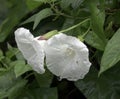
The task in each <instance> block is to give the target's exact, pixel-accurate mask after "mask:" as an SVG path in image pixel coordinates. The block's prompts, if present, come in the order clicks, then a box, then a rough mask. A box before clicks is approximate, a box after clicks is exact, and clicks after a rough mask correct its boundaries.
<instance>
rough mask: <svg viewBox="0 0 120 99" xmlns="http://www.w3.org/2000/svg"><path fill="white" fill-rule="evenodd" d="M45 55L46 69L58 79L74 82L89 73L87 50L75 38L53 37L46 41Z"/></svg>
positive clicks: (59, 35) (60, 35)
mask: <svg viewBox="0 0 120 99" xmlns="http://www.w3.org/2000/svg"><path fill="white" fill-rule="evenodd" d="M45 53H46V64H47V68H48V69H49V70H50V71H51V72H52V73H53V74H55V75H56V76H59V77H60V79H62V78H66V79H68V80H70V81H76V80H78V79H82V78H84V76H85V75H86V74H87V73H88V71H89V68H90V65H91V63H90V62H89V59H88V56H89V55H88V54H89V52H88V48H87V47H86V45H85V44H84V43H82V42H81V41H79V39H77V38H75V37H72V36H67V35H65V34H62V33H60V34H57V35H54V36H53V37H51V38H50V39H49V40H48V41H47V44H46V46H45Z"/></svg>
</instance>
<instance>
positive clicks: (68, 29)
mask: <svg viewBox="0 0 120 99" xmlns="http://www.w3.org/2000/svg"><path fill="white" fill-rule="evenodd" d="M89 20H90V19H89V18H88V19H86V20H84V21H82V22H80V23H78V24H76V25H74V26H72V27H70V28H67V29H65V30H62V31H59V32H67V31H70V30H72V29H74V28H76V27H78V26H80V25H81V24H83V23H85V22H87V21H89Z"/></svg>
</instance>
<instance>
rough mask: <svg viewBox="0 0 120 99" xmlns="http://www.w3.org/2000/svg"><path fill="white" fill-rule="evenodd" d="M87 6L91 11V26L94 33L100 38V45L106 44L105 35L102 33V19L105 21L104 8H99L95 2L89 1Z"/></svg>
mask: <svg viewBox="0 0 120 99" xmlns="http://www.w3.org/2000/svg"><path fill="white" fill-rule="evenodd" d="M88 6H89V9H90V12H91V27H92V29H93V31H94V32H95V33H96V35H97V36H98V37H99V38H100V39H101V41H102V46H104V48H105V45H106V37H105V34H104V29H103V27H104V21H105V12H104V10H99V9H98V8H97V3H96V2H94V3H93V2H92V1H89V2H88Z"/></svg>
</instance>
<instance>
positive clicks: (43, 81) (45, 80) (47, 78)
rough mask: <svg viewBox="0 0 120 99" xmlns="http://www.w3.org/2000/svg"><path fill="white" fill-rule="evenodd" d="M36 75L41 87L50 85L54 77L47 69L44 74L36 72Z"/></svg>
mask: <svg viewBox="0 0 120 99" xmlns="http://www.w3.org/2000/svg"><path fill="white" fill-rule="evenodd" d="M35 77H36V80H37V82H38V84H39V86H40V87H50V85H51V83H52V79H53V74H51V73H50V72H49V71H48V70H46V72H45V73H44V74H42V75H41V74H37V73H35Z"/></svg>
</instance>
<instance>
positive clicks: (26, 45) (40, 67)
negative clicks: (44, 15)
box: [15, 28, 45, 74]
mask: <svg viewBox="0 0 120 99" xmlns="http://www.w3.org/2000/svg"><path fill="white" fill-rule="evenodd" d="M15 40H16V42H17V46H18V48H19V50H20V51H21V52H22V54H23V56H24V58H25V59H26V60H27V62H28V64H30V65H31V66H32V68H33V69H34V70H35V71H36V72H38V73H41V74H42V73H44V72H45V69H44V56H45V55H44V51H43V48H42V45H43V43H44V42H45V41H44V40H42V41H41V40H37V38H34V37H33V35H32V34H31V33H30V31H29V30H27V29H25V28H19V29H17V30H16V31H15Z"/></svg>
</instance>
